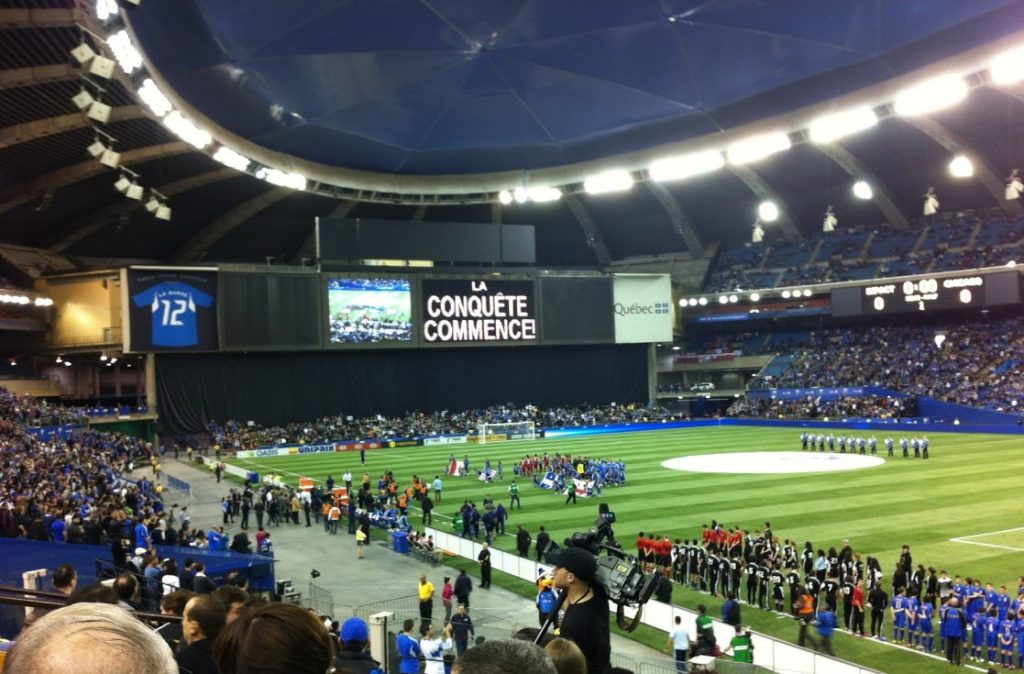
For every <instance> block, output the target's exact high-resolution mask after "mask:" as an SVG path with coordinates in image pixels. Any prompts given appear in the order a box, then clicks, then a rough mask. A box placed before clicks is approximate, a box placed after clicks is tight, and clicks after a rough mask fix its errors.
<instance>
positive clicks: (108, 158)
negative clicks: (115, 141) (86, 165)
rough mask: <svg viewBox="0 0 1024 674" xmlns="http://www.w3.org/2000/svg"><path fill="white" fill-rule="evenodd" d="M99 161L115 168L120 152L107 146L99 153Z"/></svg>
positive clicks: (119, 159) (119, 160)
mask: <svg viewBox="0 0 1024 674" xmlns="http://www.w3.org/2000/svg"><path fill="white" fill-rule="evenodd" d="M100 163H101V164H103V165H104V166H108V167H110V168H117V166H118V165H119V164H120V163H121V153H120V152H115V151H114V150H112V149H110V148H107V149H106V150H105V151H104V152H103V154H101V155H100Z"/></svg>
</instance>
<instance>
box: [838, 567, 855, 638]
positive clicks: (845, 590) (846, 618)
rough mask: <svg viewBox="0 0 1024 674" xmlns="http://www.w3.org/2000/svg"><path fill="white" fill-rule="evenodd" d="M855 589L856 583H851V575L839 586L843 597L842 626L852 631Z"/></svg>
mask: <svg viewBox="0 0 1024 674" xmlns="http://www.w3.org/2000/svg"><path fill="white" fill-rule="evenodd" d="M855 587H856V583H854V581H853V575H852V574H850V575H848V576H846V578H845V579H844V580H843V583H842V585H840V586H839V591H840V592H841V593H842V595H843V626H844V627H845V628H846V629H847V630H849V631H851V632H852V631H853V589H854V588H855Z"/></svg>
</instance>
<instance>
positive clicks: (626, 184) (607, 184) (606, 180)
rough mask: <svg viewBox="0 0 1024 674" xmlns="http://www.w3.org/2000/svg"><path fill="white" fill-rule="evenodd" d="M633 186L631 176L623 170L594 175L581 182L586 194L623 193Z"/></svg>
mask: <svg viewBox="0 0 1024 674" xmlns="http://www.w3.org/2000/svg"><path fill="white" fill-rule="evenodd" d="M632 186H633V176H632V175H630V173H629V171H625V170H623V169H612V170H610V171H604V172H602V173H596V174H594V175H592V176H590V177H588V178H587V179H586V180H584V181H583V189H584V190H586V192H587V194H608V193H610V192H624V191H625V190H628V189H629V188H631V187H632Z"/></svg>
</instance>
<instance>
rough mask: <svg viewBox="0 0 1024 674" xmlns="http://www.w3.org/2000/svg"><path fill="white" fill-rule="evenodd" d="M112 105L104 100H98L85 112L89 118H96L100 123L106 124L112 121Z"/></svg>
mask: <svg viewBox="0 0 1024 674" xmlns="http://www.w3.org/2000/svg"><path fill="white" fill-rule="evenodd" d="M110 113H111V107H110V106H109V105H107V104H106V103H104V102H103V101H100V100H96V101H93V102H92V105H90V106H89V111H88V112H86V113H85V116H86V117H88V118H89V119H94V120H96V121H97V122H99V123H100V124H106V123H107V122H109V121H110Z"/></svg>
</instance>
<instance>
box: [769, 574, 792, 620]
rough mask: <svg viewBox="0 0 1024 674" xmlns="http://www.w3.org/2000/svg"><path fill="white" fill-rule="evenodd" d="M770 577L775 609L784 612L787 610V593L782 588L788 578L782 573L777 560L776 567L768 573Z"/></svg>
mask: <svg viewBox="0 0 1024 674" xmlns="http://www.w3.org/2000/svg"><path fill="white" fill-rule="evenodd" d="M768 579H769V580H770V581H771V583H772V599H773V600H774V601H775V610H776V611H778V612H779V613H782V612H783V611H784V610H785V608H786V607H785V603H786V600H785V594H784V592H783V590H782V586H783V585H784V584H785V582H786V579H785V577H784V576H783V575H782V570H781V569H780V568H779V565H778V563H777V562H776V564H775V567H774V568H773V569H772V570H771V573H770V574H769V575H768ZM790 604H792V602H790Z"/></svg>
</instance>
